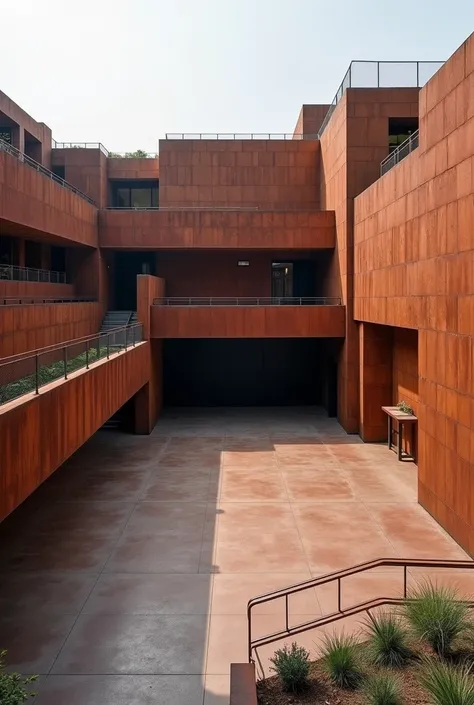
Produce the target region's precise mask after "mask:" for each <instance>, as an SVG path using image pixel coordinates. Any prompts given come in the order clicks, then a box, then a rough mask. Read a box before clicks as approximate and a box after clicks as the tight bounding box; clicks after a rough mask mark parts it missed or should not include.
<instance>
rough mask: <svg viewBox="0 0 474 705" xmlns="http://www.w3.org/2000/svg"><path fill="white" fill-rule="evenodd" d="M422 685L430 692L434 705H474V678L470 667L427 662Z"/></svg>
mask: <svg viewBox="0 0 474 705" xmlns="http://www.w3.org/2000/svg"><path fill="white" fill-rule="evenodd" d="M420 684H421V685H422V686H423V688H425V690H427V691H428V693H429V694H430V696H431V700H432V702H433V704H434V705H474V678H473V676H472V672H471V668H470V667H469V666H458V667H456V666H453V665H450V664H448V663H446V662H444V661H431V662H426V663H425V665H424V667H423V669H422V671H421V675H420Z"/></svg>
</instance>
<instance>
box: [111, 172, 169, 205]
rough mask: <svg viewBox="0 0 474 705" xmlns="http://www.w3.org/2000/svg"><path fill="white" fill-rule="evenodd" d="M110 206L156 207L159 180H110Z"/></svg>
mask: <svg viewBox="0 0 474 705" xmlns="http://www.w3.org/2000/svg"><path fill="white" fill-rule="evenodd" d="M110 186H111V201H112V202H111V205H112V208H158V189H159V182H158V181H157V180H156V179H153V180H144V181H138V180H134V181H122V180H120V181H111V182H110Z"/></svg>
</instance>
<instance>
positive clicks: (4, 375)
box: [0, 323, 143, 406]
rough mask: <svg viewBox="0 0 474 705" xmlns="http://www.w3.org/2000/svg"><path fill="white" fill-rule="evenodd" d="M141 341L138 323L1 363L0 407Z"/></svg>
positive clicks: (42, 349)
mask: <svg viewBox="0 0 474 705" xmlns="http://www.w3.org/2000/svg"><path fill="white" fill-rule="evenodd" d="M142 340H143V326H142V324H141V323H136V324H134V325H127V326H123V327H120V328H114V329H112V330H110V331H108V332H107V333H97V334H96V335H90V336H87V337H85V338H77V339H75V340H70V341H68V342H66V343H62V344H60V345H51V346H49V347H47V348H41V349H40V350H34V351H33V352H30V353H25V354H21V355H15V356H13V357H9V358H4V360H0V406H1V405H2V404H6V403H8V402H10V401H13V400H14V399H18V398H19V397H22V396H24V395H25V394H32V393H33V394H39V393H40V389H41V387H43V386H45V385H47V384H50V383H51V382H55V381H56V380H60V379H67V378H68V375H69V374H71V373H72V372H76V370H80V369H84V368H85V369H89V366H90V365H91V364H93V363H94V362H97V361H99V360H103V359H109V358H110V357H111V355H113V354H114V353H119V352H120V351H121V350H127V349H128V348H130V347H135V345H136V344H137V343H140V342H141V341H142Z"/></svg>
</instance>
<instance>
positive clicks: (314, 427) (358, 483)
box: [0, 408, 474, 705]
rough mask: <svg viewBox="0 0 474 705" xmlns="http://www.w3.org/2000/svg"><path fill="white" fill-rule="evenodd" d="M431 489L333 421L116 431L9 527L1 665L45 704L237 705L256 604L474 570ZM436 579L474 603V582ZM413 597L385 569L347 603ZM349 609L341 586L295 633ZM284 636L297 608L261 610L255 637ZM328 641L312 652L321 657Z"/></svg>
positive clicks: (97, 439) (300, 617) (247, 419)
mask: <svg viewBox="0 0 474 705" xmlns="http://www.w3.org/2000/svg"><path fill="white" fill-rule="evenodd" d="M416 487H417V473H416V466H414V465H413V464H409V463H399V462H397V459H396V456H395V454H393V453H390V452H389V451H388V450H387V448H386V447H385V446H383V445H365V444H364V443H362V442H361V440H360V439H359V438H358V437H357V436H348V435H347V434H345V433H344V431H343V430H342V429H341V427H340V426H339V425H338V424H337V422H336V421H334V420H333V419H327V418H326V417H325V415H324V414H323V413H322V412H320V411H319V410H318V409H311V408H306V409H218V410H212V409H201V410H196V409H195V410H180V411H173V412H169V413H167V414H165V415H164V417H163V419H162V420H161V421H160V422H159V424H158V425H157V427H156V429H155V431H154V432H153V434H152V435H151V436H149V437H143V436H140V437H135V436H131V435H125V434H122V433H119V432H114V431H112V432H111V431H102V432H99V433H98V434H96V435H95V436H94V437H93V438H92V439H91V440H90V441H89V442H88V443H87V444H86V445H85V446H84V447H83V448H81V449H80V450H79V451H78V452H77V453H76V454H75V455H74V456H73V457H72V458H71V459H70V460H69V461H68V462H67V463H66V464H65V465H64V466H63V467H62V468H61V469H60V470H58V471H57V472H56V473H55V474H54V475H53V477H52V478H51V479H50V480H49V481H48V482H46V483H45V484H44V485H43V486H42V487H41V488H40V489H39V490H38V492H36V493H35V495H34V496H33V497H31V498H30V499H29V500H28V501H27V502H26V503H25V504H24V505H23V506H22V507H20V509H19V510H18V511H17V512H15V513H14V515H13V516H12V517H10V518H9V519H8V520H7V521H6V522H4V523H3V524H2V525H1V526H0V570H1V574H2V581H1V582H0V648H7V649H9V656H8V658H9V664H10V665H11V666H12V667H15V668H17V669H19V670H22V671H23V672H25V673H31V672H36V673H40V674H41V678H40V680H39V683H38V695H37V697H36V699H35V701H32V702H35V705H63V703H65V702H67V703H68V705H83V704H84V703H87V705H99V704H100V705H109V704H110V705H125V704H126V705H135V703H136V704H137V705H138V704H140V705H147V703H150V705H151V703H153V705H154V704H155V703H157V702H159V703H163V705H168V703H177V702H179V703H180V705H228V690H229V678H228V672H229V664H230V662H231V661H232V660H241V659H244V660H245V659H246V643H247V631H246V630H247V618H246V604H247V600H248V599H249V598H250V597H254V596H255V595H258V594H261V593H265V592H268V591H272V590H275V589H278V588H281V587H284V586H287V585H289V584H292V583H295V582H300V581H302V580H308V579H310V578H311V577H313V576H317V575H320V574H322V573H325V572H327V571H332V570H336V569H338V568H342V567H346V566H348V565H352V564H354V563H356V562H360V561H365V560H370V559H372V558H379V557H415V558H416V557H418V558H427V557H430V558H432V557H433V558H434V557H436V558H466V556H465V554H464V553H463V551H462V550H461V549H460V548H459V547H458V546H457V545H456V544H455V543H454V541H453V540H452V539H451V538H450V537H449V536H448V535H447V534H446V533H445V532H444V531H443V530H442V529H441V528H440V527H439V526H438V525H437V524H436V523H435V522H434V520H433V519H432V518H431V517H430V516H429V515H428V514H426V512H424V510H423V509H421V507H419V506H418V505H417V502H416ZM423 575H426V571H416V570H412V571H410V573H409V583H410V585H412V584H413V585H414V584H416V582H417V581H418V580H419V579H421V578H422V577H423ZM431 577H432V578H433V579H435V580H436V581H438V582H441V583H443V584H454V585H457V586H458V587H459V589H460V590H461V592H462V593H463V594H466V595H467V594H472V593H474V571H473V573H472V575H471V574H469V573H467V572H466V571H461V572H459V571H457V572H453V573H452V574H447V573H446V572H435V571H433V573H432V576H431ZM401 589H402V578H401V573H400V571H397V570H396V569H390V568H388V569H387V568H386V569H379V570H377V571H374V573H373V574H370V575H364V576H354V577H352V578H350V579H348V580H347V582H345V583H344V586H343V592H342V596H343V604H344V605H347V606H350V604H354V602H356V601H359V600H360V599H361V597H366V598H370V597H375V596H379V595H381V594H383V595H384V596H388V597H390V596H392V595H399V594H400V591H401ZM336 605H337V594H336V592H335V589H334V586H330V585H328V586H324V587H320V588H317V589H313V590H311V591H309V592H307V593H301V594H299V595H295V596H293V597H292V598H290V604H289V613H290V620H291V621H292V623H298V622H304V621H306V620H307V619H308V618H309V617H310V616H317V615H320V614H326V613H328V612H331V611H333V610H334V609H335V607H336ZM283 619H284V611H283V604H282V601H281V600H280V601H278V602H274V603H271V604H268V605H264V606H261V607H258V608H257V609H256V610H255V618H254V629H255V633H256V635H259V634H260V635H261V634H265V633H269V632H272V631H275V630H276V629H279V628H281V627H282V626H283ZM343 628H344V629H346V630H351V629H352V630H355V629H359V628H360V619H358V618H351V619H348V620H345V623H344V624H339V625H338V629H343ZM320 637H321V634H319V635H318V634H315V633H313V632H311V633H306V634H302V635H300V637H298V640H299V641H300V642H301V643H302V644H304V645H305V646H307V648H309V649H310V650H311V651H312V653H313V654H315V655H316V654H317V653H318V643H319V640H320ZM272 651H273V647H267V648H264V649H261V650H260V651H259V655H260V657H261V660H262V664H263V665H264V667H265V666H267V665H268V658H269V656H270V655H271V653H272Z"/></svg>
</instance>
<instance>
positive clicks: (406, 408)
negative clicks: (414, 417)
mask: <svg viewBox="0 0 474 705" xmlns="http://www.w3.org/2000/svg"><path fill="white" fill-rule="evenodd" d="M397 409H398V411H401V412H402V414H413V409H412V408H411V406H410V405H409V404H407V403H406V401H399V402H398V404H397Z"/></svg>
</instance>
